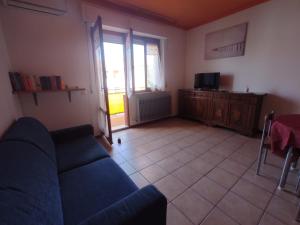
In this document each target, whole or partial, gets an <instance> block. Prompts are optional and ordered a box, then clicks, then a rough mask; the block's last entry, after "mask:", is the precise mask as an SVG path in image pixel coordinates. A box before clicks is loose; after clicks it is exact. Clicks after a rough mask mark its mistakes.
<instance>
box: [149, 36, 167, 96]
mask: <svg viewBox="0 0 300 225" xmlns="http://www.w3.org/2000/svg"><path fill="white" fill-rule="evenodd" d="M146 48H147V49H146V54H147V86H148V88H150V89H151V91H164V90H165V71H164V61H165V60H164V53H165V50H164V49H165V40H161V41H160V46H159V45H158V44H156V43H147V44H146Z"/></svg>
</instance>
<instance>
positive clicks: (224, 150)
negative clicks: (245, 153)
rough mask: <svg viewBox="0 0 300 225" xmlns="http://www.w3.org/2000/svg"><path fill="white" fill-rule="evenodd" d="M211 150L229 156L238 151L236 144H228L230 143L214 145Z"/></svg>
mask: <svg viewBox="0 0 300 225" xmlns="http://www.w3.org/2000/svg"><path fill="white" fill-rule="evenodd" d="M210 151H212V152H215V153H217V154H219V155H222V156H224V157H228V156H230V155H231V154H232V153H233V152H235V151H236V147H235V146H230V145H229V146H228V145H224V144H223V143H222V144H220V145H216V146H215V147H213V148H212V149H211V150H210Z"/></svg>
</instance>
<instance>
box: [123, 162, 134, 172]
mask: <svg viewBox="0 0 300 225" xmlns="http://www.w3.org/2000/svg"><path fill="white" fill-rule="evenodd" d="M120 167H121V168H122V169H123V170H124V171H125V173H126V174H127V175H131V174H133V173H135V172H136V169H134V168H133V167H132V166H131V165H130V164H129V163H127V162H124V163H122V164H120Z"/></svg>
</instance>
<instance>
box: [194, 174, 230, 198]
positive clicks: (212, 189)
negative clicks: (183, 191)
mask: <svg viewBox="0 0 300 225" xmlns="http://www.w3.org/2000/svg"><path fill="white" fill-rule="evenodd" d="M191 188H192V189H193V190H194V191H196V192H197V193H198V194H199V195H201V196H202V197H203V198H205V199H207V200H209V201H210V202H211V203H213V204H217V203H218V202H219V201H220V200H221V199H222V198H223V196H224V195H225V194H226V192H227V189H226V188H224V187H222V186H221V185H219V184H217V183H215V182H214V181H212V180H210V179H208V178H207V177H203V178H201V180H199V181H198V182H197V183H195V184H194V185H193V186H192V187H191Z"/></svg>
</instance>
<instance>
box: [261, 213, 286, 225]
mask: <svg viewBox="0 0 300 225" xmlns="http://www.w3.org/2000/svg"><path fill="white" fill-rule="evenodd" d="M259 225H284V223H282V222H281V221H279V220H278V219H276V218H275V217H273V216H271V215H270V214H268V213H265V214H264V215H263V217H262V218H261V220H260V223H259Z"/></svg>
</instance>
